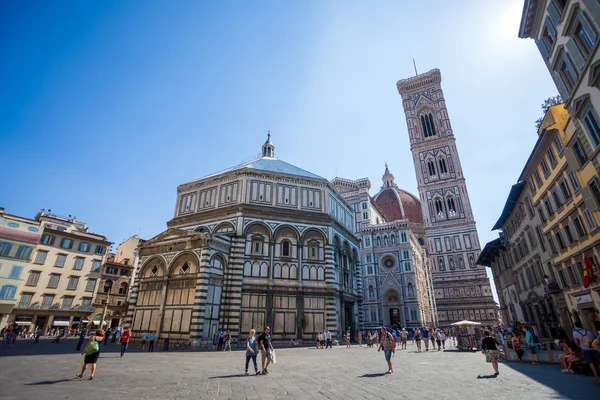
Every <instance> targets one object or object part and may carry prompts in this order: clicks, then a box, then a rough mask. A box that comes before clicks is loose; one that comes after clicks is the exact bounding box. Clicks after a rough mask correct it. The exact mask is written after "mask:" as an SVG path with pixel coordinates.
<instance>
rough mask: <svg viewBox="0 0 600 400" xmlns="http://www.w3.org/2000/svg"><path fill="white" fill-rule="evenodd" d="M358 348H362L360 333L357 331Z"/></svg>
mask: <svg viewBox="0 0 600 400" xmlns="http://www.w3.org/2000/svg"><path fill="white" fill-rule="evenodd" d="M358 347H362V331H358Z"/></svg>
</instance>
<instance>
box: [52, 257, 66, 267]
mask: <svg viewBox="0 0 600 400" xmlns="http://www.w3.org/2000/svg"><path fill="white" fill-rule="evenodd" d="M65 261H67V255H66V254H57V255H56V262H55V263H54V266H55V267H64V266H65Z"/></svg>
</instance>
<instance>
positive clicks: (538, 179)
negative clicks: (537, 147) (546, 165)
mask: <svg viewBox="0 0 600 400" xmlns="http://www.w3.org/2000/svg"><path fill="white" fill-rule="evenodd" d="M533 176H534V177H535V182H536V183H537V185H538V187H539V188H541V187H542V183H543V182H542V177H541V176H540V171H539V170H538V169H537V168H536V169H535V170H534V171H533Z"/></svg>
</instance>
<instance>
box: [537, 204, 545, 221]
mask: <svg viewBox="0 0 600 400" xmlns="http://www.w3.org/2000/svg"><path fill="white" fill-rule="evenodd" d="M538 214H539V215H540V219H541V220H542V224H543V223H544V222H546V214H545V213H544V209H543V208H542V206H540V207H538Z"/></svg>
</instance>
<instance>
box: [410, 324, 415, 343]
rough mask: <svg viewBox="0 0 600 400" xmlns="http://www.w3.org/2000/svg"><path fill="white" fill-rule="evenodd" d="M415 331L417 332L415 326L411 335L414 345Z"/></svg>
mask: <svg viewBox="0 0 600 400" xmlns="http://www.w3.org/2000/svg"><path fill="white" fill-rule="evenodd" d="M415 333H416V329H415V328H413V329H412V330H411V331H410V337H411V339H412V344H413V345H414V344H415Z"/></svg>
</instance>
